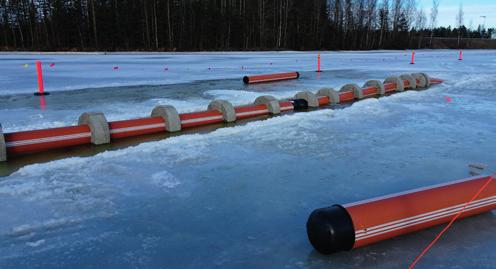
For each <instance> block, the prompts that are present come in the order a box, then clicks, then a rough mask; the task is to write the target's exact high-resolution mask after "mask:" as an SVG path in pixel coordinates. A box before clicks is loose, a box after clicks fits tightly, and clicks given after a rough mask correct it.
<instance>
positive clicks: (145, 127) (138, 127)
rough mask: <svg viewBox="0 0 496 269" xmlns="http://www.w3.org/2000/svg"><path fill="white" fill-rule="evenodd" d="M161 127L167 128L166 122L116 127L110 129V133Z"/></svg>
mask: <svg viewBox="0 0 496 269" xmlns="http://www.w3.org/2000/svg"><path fill="white" fill-rule="evenodd" d="M160 127H164V128H165V123H155V124H148V125H141V126H133V127H125V128H116V129H112V130H110V133H111V134H119V133H124V132H133V131H140V130H146V129H155V128H160Z"/></svg>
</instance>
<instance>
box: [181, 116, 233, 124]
mask: <svg viewBox="0 0 496 269" xmlns="http://www.w3.org/2000/svg"><path fill="white" fill-rule="evenodd" d="M223 119H224V117H223V116H222V115H220V116H211V117H204V118H198V119H189V120H182V121H181V124H188V123H197V122H202V121H211V120H223Z"/></svg>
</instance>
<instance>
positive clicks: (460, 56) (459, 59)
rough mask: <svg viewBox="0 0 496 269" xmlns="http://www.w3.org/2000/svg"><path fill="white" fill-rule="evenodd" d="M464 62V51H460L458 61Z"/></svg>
mask: <svg viewBox="0 0 496 269" xmlns="http://www.w3.org/2000/svg"><path fill="white" fill-rule="evenodd" d="M462 60H463V51H462V50H460V54H459V56H458V61H462Z"/></svg>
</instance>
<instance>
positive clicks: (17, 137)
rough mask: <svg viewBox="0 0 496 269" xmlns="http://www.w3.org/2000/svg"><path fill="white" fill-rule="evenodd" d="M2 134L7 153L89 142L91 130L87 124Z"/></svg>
mask: <svg viewBox="0 0 496 269" xmlns="http://www.w3.org/2000/svg"><path fill="white" fill-rule="evenodd" d="M4 136H5V144H6V146H7V153H8V154H9V155H18V154H23V153H33V152H40V151H44V150H49V149H55V148H63V147H70V146H76V145H83V144H90V143H91V130H90V127H89V126H88V125H79V126H70V127H61V128H51V129H43V130H34V131H23V132H16V133H6V134H4Z"/></svg>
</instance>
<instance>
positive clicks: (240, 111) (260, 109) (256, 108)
mask: <svg viewBox="0 0 496 269" xmlns="http://www.w3.org/2000/svg"><path fill="white" fill-rule="evenodd" d="M234 112H236V119H237V120H238V119H239V120H241V119H248V118H253V117H258V116H262V115H268V114H269V110H268V109H267V106H266V105H249V106H238V107H235V108H234Z"/></svg>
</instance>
